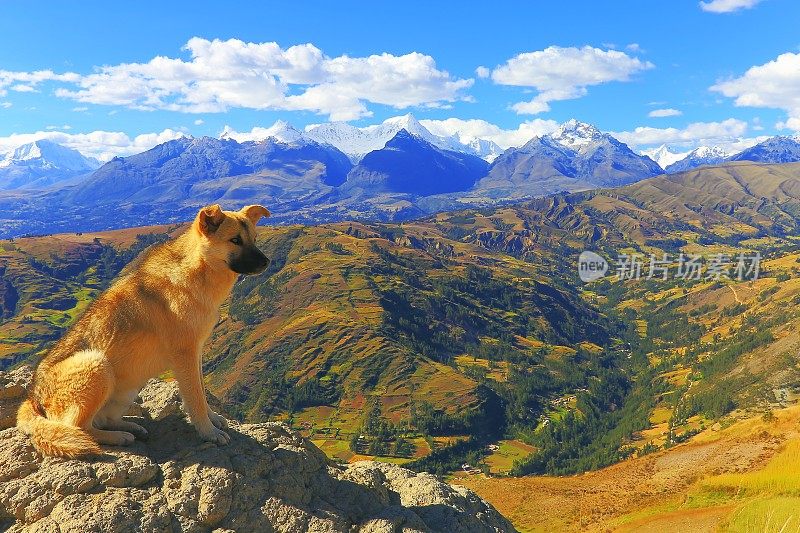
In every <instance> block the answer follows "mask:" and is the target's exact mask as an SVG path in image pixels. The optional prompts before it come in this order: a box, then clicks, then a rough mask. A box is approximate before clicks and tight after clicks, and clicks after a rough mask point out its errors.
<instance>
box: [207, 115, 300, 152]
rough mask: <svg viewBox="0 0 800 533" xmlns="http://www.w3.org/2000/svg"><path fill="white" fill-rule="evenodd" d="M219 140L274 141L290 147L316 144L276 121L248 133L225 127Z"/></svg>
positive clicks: (282, 122) (295, 129)
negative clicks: (266, 126)
mask: <svg viewBox="0 0 800 533" xmlns="http://www.w3.org/2000/svg"><path fill="white" fill-rule="evenodd" d="M219 138H220V139H233V140H234V141H237V142H240V143H242V142H247V141H255V142H260V141H263V140H265V139H274V140H276V141H278V142H282V143H284V144H290V145H299V146H302V145H306V144H309V143H311V142H316V141H314V140H313V139H311V137H309V136H308V135H306V134H305V133H304V132H302V131H300V130H298V129H297V128H295V127H294V126H292V125H291V124H289V123H288V122H286V121H285V120H277V121H276V122H275V124H273V125H272V126H270V127H269V128H253V130H252V131H249V132H238V131H236V130H234V129H232V128H231V127H230V126H225V129H224V130H222V133H221V134H220V136H219Z"/></svg>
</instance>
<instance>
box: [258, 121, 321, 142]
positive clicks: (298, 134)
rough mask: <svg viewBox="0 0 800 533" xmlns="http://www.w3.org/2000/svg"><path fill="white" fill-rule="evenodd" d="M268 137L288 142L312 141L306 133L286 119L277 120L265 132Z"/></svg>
mask: <svg viewBox="0 0 800 533" xmlns="http://www.w3.org/2000/svg"><path fill="white" fill-rule="evenodd" d="M264 134H265V137H266V138H272V139H275V140H277V141H279V142H282V143H286V144H307V143H308V142H310V140H311V139H309V138H308V137H307V136H306V134H305V133H303V132H302V131H300V130H298V129H297V128H295V127H294V126H292V125H291V124H289V123H288V122H286V121H285V120H276V121H275V123H274V124H273V125H272V126H270V127H269V128H267V129H266V131H265V132H264Z"/></svg>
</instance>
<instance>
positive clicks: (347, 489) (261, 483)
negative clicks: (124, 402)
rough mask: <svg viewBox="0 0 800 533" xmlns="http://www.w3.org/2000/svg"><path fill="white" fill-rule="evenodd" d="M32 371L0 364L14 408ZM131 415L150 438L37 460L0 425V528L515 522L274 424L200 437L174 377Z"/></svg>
mask: <svg viewBox="0 0 800 533" xmlns="http://www.w3.org/2000/svg"><path fill="white" fill-rule="evenodd" d="M30 375H31V374H30V369H27V368H23V369H19V370H16V371H14V372H7V373H3V372H0V402H3V406H4V408H5V409H7V410H8V411H9V412H13V411H14V410H15V409H16V404H18V403H19V401H21V399H22V397H23V395H24V391H25V387H27V385H28V384H29V382H30ZM140 396H141V402H140V403H141V407H139V408H138V409H137V410H135V411H134V412H136V413H137V414H139V415H141V418H140V419H139V420H137V421H138V422H139V423H141V424H142V425H144V426H145V427H146V428H147V429H148V431H149V432H150V438H149V440H148V441H146V442H140V441H137V442H136V443H135V444H134V445H132V446H130V447H128V448H114V447H106V448H105V451H106V453H105V454H104V455H103V456H100V457H95V458H92V459H91V460H66V459H58V458H49V457H48V458H42V457H41V456H40V455H39V454H38V452H36V450H35V449H34V448H33V446H32V445H31V443H30V440H29V439H28V438H27V437H26V436H25V435H23V434H22V433H21V432H20V431H19V430H17V429H16V428H8V429H5V430H3V431H0V530H3V529H6V528H8V530H9V531H15V532H23V531H37V532H38V531H42V532H45V531H47V532H49V531H53V532H72V531H75V532H127V531H154V532H156V531H157V532H179V531H187V532H211V531H214V532H218V533H222V532H229V531H237V532H238V531H259V532H261V531H266V532H268V531H280V532H297V533H303V532H307V531H316V532H328V531H347V532H362V533H390V532H398V533H400V532H402V533H410V532H416V531H441V532H447V533H450V532H460V531H464V532H499V531H513V530H514V529H513V527H512V526H511V524H510V523H509V522H508V521H507V520H506V519H505V518H503V517H502V516H501V515H500V514H499V513H498V512H497V511H496V510H495V509H494V508H492V507H491V506H490V505H489V504H487V503H486V502H485V501H483V500H481V499H480V498H479V497H478V496H477V495H475V494H474V493H473V492H471V491H469V490H467V489H464V488H462V487H453V486H450V485H447V484H445V483H442V482H440V481H438V480H437V479H436V478H435V477H434V476H432V475H429V474H424V473H423V474H418V473H415V472H412V471H410V470H406V469H404V468H400V467H398V466H395V465H389V464H383V463H376V462H370V461H363V462H359V463H354V464H351V465H345V466H342V465H336V464H334V463H332V462H330V461H329V460H328V459H327V458H326V457H325V455H324V454H323V453H322V452H321V451H320V450H319V449H318V448H317V447H316V446H314V445H313V444H312V443H310V442H309V441H307V440H306V439H303V438H302V437H301V436H299V435H298V434H297V433H295V432H293V431H291V430H290V429H289V428H288V427H286V426H284V425H282V424H278V423H267V424H245V425H239V424H236V423H235V422H231V428H230V430H229V433H230V435H231V437H232V442H231V444H230V445H228V446H217V445H214V444H209V443H205V442H202V441H201V440H200V439H199V437H198V436H197V434H196V432H195V430H194V428H192V427H191V426H190V425H189V424H188V422H187V421H186V420H185V418H184V416H183V414H182V412H181V409H180V399H179V396H178V395H177V391H176V386H175V384H174V383H164V382H157V381H151V382H150V383H148V385H147V387H145V389H144V390H143V391H142V394H141V395H140Z"/></svg>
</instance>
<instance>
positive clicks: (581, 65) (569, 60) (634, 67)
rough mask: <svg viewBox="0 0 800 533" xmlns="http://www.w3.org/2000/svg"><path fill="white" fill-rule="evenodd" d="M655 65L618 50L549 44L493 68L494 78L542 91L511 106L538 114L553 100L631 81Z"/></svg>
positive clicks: (548, 107) (573, 96)
mask: <svg viewBox="0 0 800 533" xmlns="http://www.w3.org/2000/svg"><path fill="white" fill-rule="evenodd" d="M653 66H654V65H653V64H652V63H650V62H649V61H642V60H640V59H638V58H636V57H631V56H629V55H627V54H625V53H624V52H620V51H617V50H602V49H600V48H593V47H591V46H584V47H583V48H574V47H571V48H562V47H559V46H550V47H548V48H545V49H544V50H540V51H536V52H526V53H523V54H519V55H517V56H514V57H512V58H511V59H509V60H508V61H507V62H506V63H505V64H504V65H501V66H498V67H497V68H495V69H494V70H493V71H492V80H494V82H495V83H497V84H500V85H512V86H517V87H528V88H533V89H536V90H537V91H539V94H537V95H536V96H535V97H534V98H533V99H532V100H530V101H528V102H519V103H516V104H514V105H513V106H512V109H514V110H515V111H516V112H517V113H521V114H537V113H543V112H545V111H549V110H550V104H549V103H550V102H554V101H557V100H571V99H574V98H580V97H582V96H585V95H586V94H587V92H588V90H587V88H588V87H590V86H592V85H600V84H602V83H608V82H612V81H629V80H630V79H631V76H632V75H633V74H635V73H637V72H640V71H642V70H647V69H650V68H653Z"/></svg>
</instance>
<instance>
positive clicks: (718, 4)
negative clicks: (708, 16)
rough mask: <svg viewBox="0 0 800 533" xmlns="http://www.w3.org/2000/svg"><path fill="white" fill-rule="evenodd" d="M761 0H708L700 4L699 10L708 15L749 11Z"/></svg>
mask: <svg viewBox="0 0 800 533" xmlns="http://www.w3.org/2000/svg"><path fill="white" fill-rule="evenodd" d="M760 1H761V0H710V1H708V2H700V9H702V10H703V11H706V12H708V13H731V12H733V11H738V10H740V9H750V8H751V7H753V6H754V5H756V4H757V3H759V2H760Z"/></svg>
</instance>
